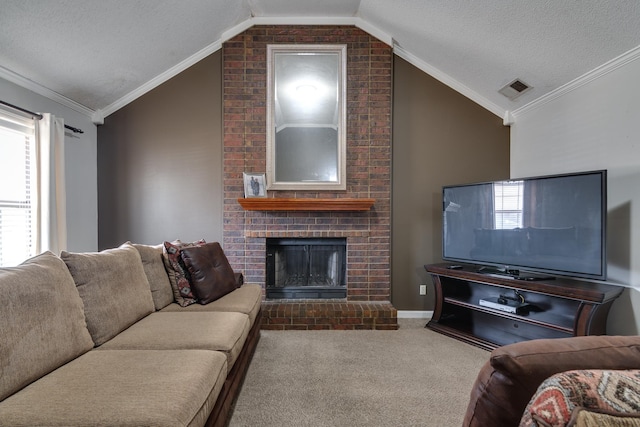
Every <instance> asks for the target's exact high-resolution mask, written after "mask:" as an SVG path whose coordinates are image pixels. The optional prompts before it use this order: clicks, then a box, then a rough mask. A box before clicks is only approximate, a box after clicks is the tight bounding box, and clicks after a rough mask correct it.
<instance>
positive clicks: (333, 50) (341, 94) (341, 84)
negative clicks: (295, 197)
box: [266, 44, 347, 191]
mask: <svg viewBox="0 0 640 427" xmlns="http://www.w3.org/2000/svg"><path fill="white" fill-rule="evenodd" d="M287 53H290V54H294V55H300V54H314V53H322V54H335V55H336V56H337V58H338V70H337V71H338V79H337V80H338V87H337V88H336V91H337V94H338V98H339V99H338V107H337V110H338V120H337V123H338V129H337V130H338V132H337V136H338V155H337V163H338V164H337V168H336V170H337V179H336V180H335V181H334V180H331V181H277V180H276V123H275V108H276V105H275V101H276V99H275V89H276V88H275V84H276V81H277V80H276V79H277V76H276V70H275V55H276V54H287ZM346 83H347V46H346V45H324V44H311V45H304V44H293V45H287V44H271V45H267V135H266V137H267V153H266V154H267V156H266V157H267V159H266V160H267V165H266V172H267V189H268V190H310V191H314V190H334V191H339V190H346V189H347V165H346V162H347V137H346V135H347V132H346V117H345V116H346V111H347V110H346V104H347V101H346V98H347V84H346Z"/></svg>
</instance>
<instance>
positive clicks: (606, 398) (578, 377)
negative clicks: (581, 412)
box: [520, 369, 640, 427]
mask: <svg viewBox="0 0 640 427" xmlns="http://www.w3.org/2000/svg"><path fill="white" fill-rule="evenodd" d="M639 390H640V370H598V369H589V370H578V371H566V372H562V373H559V374H555V375H553V376H551V377H549V378H547V379H546V380H545V381H543V382H542V384H540V387H538V391H537V392H536V394H535V395H534V396H533V397H532V398H531V401H529V404H528V405H527V408H526V409H525V411H524V414H523V417H522V420H520V427H532V426H544V427H564V426H567V425H568V424H569V423H570V421H571V418H572V414H573V413H574V411H575V410H576V409H578V408H580V409H586V410H591V411H604V412H607V413H609V414H616V415H618V416H623V415H625V414H629V415H637V414H638V412H640V405H639V404H638V397H637V396H638V391H639Z"/></svg>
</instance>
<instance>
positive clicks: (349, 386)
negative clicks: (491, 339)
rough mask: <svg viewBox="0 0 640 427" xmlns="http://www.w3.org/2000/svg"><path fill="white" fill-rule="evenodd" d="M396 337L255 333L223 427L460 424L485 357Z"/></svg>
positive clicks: (407, 335) (420, 333)
mask: <svg viewBox="0 0 640 427" xmlns="http://www.w3.org/2000/svg"><path fill="white" fill-rule="evenodd" d="M426 321H427V320H426V319H399V329H398V330H397V331H262V332H261V334H262V335H261V338H260V342H259V343H258V347H257V349H256V353H255V355H254V357H253V361H252V362H251V366H250V367H249V370H248V372H247V376H246V379H245V382H244V385H243V386H242V391H241V392H240V395H239V396H238V400H237V402H236V405H235V408H234V412H233V416H232V418H231V421H230V423H229V427H243V426H255V427H276V426H277V427H287V426H296V427H301V426H313V427H322V426H332V427H341V426H344V427H356V426H426V427H431V426H433V427H449V426H452V427H453V426H456V427H457V426H460V425H461V424H462V419H463V417H464V412H465V410H466V407H467V403H468V401H469V393H470V391H471V387H472V385H473V382H474V380H475V378H476V375H477V374H478V371H479V370H480V367H481V366H482V365H483V364H484V363H485V362H486V361H487V360H488V358H489V352H487V351H485V350H482V349H479V348H476V347H473V346H471V345H468V344H465V343H462V342H460V341H457V340H455V339H452V338H448V337H446V336H444V335H441V334H438V333H436V332H433V331H431V330H429V329H426V328H424V325H425V323H426Z"/></svg>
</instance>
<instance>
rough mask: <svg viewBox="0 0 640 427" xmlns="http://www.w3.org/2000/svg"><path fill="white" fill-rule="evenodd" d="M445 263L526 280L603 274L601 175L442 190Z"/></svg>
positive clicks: (603, 184)
mask: <svg viewBox="0 0 640 427" xmlns="http://www.w3.org/2000/svg"><path fill="white" fill-rule="evenodd" d="M442 200H443V233H442V253H443V259H444V260H446V261H453V262H461V263H470V264H472V265H478V271H484V272H487V273H497V274H507V275H509V276H512V277H517V278H520V279H525V280H535V279H541V278H552V277H555V276H569V277H581V278H589V279H596V280H605V279H606V277H607V272H606V229H607V227H606V221H607V173H606V171H603V170H601V171H591V172H581V173H571V174H563V175H552V176H541V177H534V178H524V179H512V180H507V181H495V182H483V183H476V184H466V185H451V186H445V187H443V189H442Z"/></svg>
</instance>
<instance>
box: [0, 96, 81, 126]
mask: <svg viewBox="0 0 640 427" xmlns="http://www.w3.org/2000/svg"><path fill="white" fill-rule="evenodd" d="M0 104H2V105H4V106H7V107H9V108H13V109H14V110H18V111H21V112H23V113H26V114H30V115H31V116H32V117H33V118H36V119H38V120H40V119H42V114H38V113H34V112H33V111H29V110H25V109H24V108H20V107H18V106H17V105H13V104H9V103H8V102H4V101H0ZM64 127H65V128H67V129H69V130H70V131H71V132H74V133H84V131H83V130H82V129H79V128H74V127H73V126H69V125H64Z"/></svg>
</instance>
